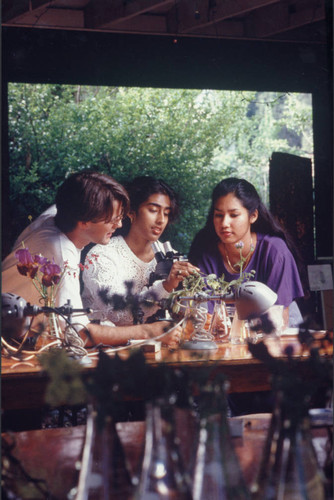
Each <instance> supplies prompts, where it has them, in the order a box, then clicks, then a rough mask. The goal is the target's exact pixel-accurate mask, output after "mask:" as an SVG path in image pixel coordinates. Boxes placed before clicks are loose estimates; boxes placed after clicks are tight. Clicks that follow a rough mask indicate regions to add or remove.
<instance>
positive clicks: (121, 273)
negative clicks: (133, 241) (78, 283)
mask: <svg viewBox="0 0 334 500" xmlns="http://www.w3.org/2000/svg"><path fill="white" fill-rule="evenodd" d="M156 264H157V262H156V260H155V258H153V259H152V260H151V261H150V262H143V261H142V260H140V259H139V258H138V257H137V256H136V255H135V254H134V253H133V252H132V250H130V248H129V247H128V245H127V244H126V242H125V240H124V238H123V236H115V237H113V238H111V240H110V243H108V245H95V246H94V247H93V248H92V249H91V250H90V251H89V253H88V254H87V257H86V260H85V269H84V271H83V283H84V289H83V292H82V301H83V305H84V307H89V308H91V309H93V313H92V314H91V315H90V318H91V319H98V320H100V321H105V320H108V321H111V322H112V323H114V324H115V325H116V326H118V325H131V324H133V316H132V313H131V311H130V310H129V309H123V310H116V309H115V308H114V307H113V305H112V304H111V303H110V301H109V298H110V296H112V295H113V294H117V295H122V296H123V297H124V296H125V295H126V294H127V287H126V284H125V282H128V281H130V282H132V283H133V286H132V289H131V292H132V294H136V295H140V297H141V298H142V297H143V296H144V295H145V294H147V293H148V292H149V293H150V294H151V292H152V293H153V294H154V297H155V298H156V299H157V300H159V299H162V298H165V297H168V295H169V293H168V292H167V291H166V290H165V289H164V287H163V285H162V281H156V282H155V283H154V284H153V285H152V286H150V287H148V283H149V278H150V274H151V272H152V271H154V270H155V267H156ZM101 292H102V295H103V296H104V297H106V298H107V302H109V303H106V301H105V300H103V298H102V297H101ZM141 308H142V310H143V312H144V321H145V320H146V318H147V317H148V316H151V315H152V314H154V313H155V312H156V311H157V309H158V307H157V306H152V307H144V306H142V305H141Z"/></svg>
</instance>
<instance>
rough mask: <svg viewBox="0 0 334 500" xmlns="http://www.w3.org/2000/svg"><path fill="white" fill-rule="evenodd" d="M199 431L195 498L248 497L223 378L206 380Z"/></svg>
mask: <svg viewBox="0 0 334 500" xmlns="http://www.w3.org/2000/svg"><path fill="white" fill-rule="evenodd" d="M199 412H200V432H199V443H198V447H197V452H196V459H195V467H194V475H193V488H192V494H193V500H207V499H210V500H244V499H245V500H246V499H250V492H249V490H248V488H247V486H246V483H245V480H244V477H243V475H242V471H241V468H240V464H239V461H238V458H237V455H236V453H235V450H234V447H233V443H232V440H231V435H230V430H229V425H228V420H227V412H228V406H227V400H226V394H225V388H224V383H223V382H213V383H212V384H211V385H209V384H207V385H206V386H205V387H204V388H203V389H202V390H201V392H200V396H199Z"/></svg>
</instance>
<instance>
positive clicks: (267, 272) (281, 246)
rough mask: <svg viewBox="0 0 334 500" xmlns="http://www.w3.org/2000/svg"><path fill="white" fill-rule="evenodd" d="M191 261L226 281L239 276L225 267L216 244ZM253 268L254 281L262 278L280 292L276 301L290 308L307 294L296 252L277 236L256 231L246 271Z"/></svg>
mask: <svg viewBox="0 0 334 500" xmlns="http://www.w3.org/2000/svg"><path fill="white" fill-rule="evenodd" d="M192 263H193V264H195V265H196V266H198V267H199V268H200V270H201V271H202V272H204V273H205V274H211V273H214V274H216V276H218V277H220V276H221V275H222V274H224V276H225V280H226V281H232V280H234V279H235V277H236V275H235V274H231V273H230V272H229V271H228V270H227V269H226V267H225V265H224V261H223V258H222V256H221V254H220V252H219V250H218V246H217V245H215V246H214V247H212V248H211V249H209V250H205V251H204V252H203V253H202V255H201V256H200V258H198V259H196V261H193V262H192ZM251 270H254V271H255V275H254V278H253V280H255V281H261V282H262V283H264V284H265V285H267V286H269V288H271V289H272V290H273V291H274V292H276V293H277V295H278V297H277V301H276V304H280V305H283V306H284V307H288V306H289V305H290V304H291V302H292V301H293V300H294V299H296V298H298V297H303V296H304V293H303V288H302V284H301V281H300V277H299V273H298V269H297V265H296V262H295V260H294V258H293V255H292V253H291V252H290V250H289V249H288V247H287V245H286V243H285V241H283V240H282V239H281V238H278V237H277V236H269V235H263V234H260V233H257V243H256V247H255V250H254V253H253V254H252V256H251V259H250V261H249V263H248V265H247V267H246V268H245V269H243V271H247V272H250V271H251Z"/></svg>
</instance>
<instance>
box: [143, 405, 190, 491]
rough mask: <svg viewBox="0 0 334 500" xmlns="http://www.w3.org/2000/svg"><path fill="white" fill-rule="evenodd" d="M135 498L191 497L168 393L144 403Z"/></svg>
mask: <svg viewBox="0 0 334 500" xmlns="http://www.w3.org/2000/svg"><path fill="white" fill-rule="evenodd" d="M134 499H135V500H139V499H140V500H158V499H168V500H191V499H192V496H191V487H190V485H189V482H188V479H187V476H186V474H185V473H184V466H183V464H182V460H181V456H180V451H179V448H178V446H177V443H176V440H175V422H174V408H173V405H172V404H171V403H170V401H169V399H168V398H167V397H165V398H161V399H155V400H153V401H151V402H148V403H147V405H146V434H145V449H144V458H143V465H142V471H141V475H140V478H139V484H138V487H137V489H136V492H135V495H134Z"/></svg>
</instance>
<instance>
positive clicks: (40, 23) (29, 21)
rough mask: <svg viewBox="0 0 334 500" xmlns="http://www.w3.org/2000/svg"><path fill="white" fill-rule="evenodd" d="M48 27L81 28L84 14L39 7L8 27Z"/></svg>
mask: <svg viewBox="0 0 334 500" xmlns="http://www.w3.org/2000/svg"><path fill="white" fill-rule="evenodd" d="M3 24H4V25H6V23H3ZM14 24H15V25H18V26H33V27H50V28H64V29H66V28H83V27H84V14H83V11H82V10H72V9H54V8H51V7H46V8H45V7H40V8H39V9H36V10H34V11H31V12H28V13H26V14H25V15H22V16H19V17H17V18H16V19H15V21H13V22H11V23H10V25H14Z"/></svg>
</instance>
